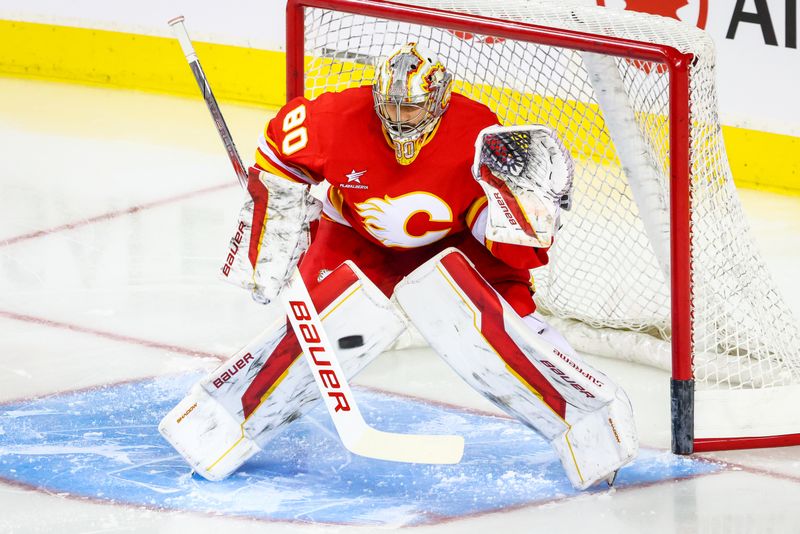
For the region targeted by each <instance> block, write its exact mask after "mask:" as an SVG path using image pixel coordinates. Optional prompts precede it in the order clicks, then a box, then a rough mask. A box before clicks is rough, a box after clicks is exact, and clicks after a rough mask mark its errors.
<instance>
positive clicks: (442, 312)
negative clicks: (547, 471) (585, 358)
mask: <svg viewBox="0 0 800 534" xmlns="http://www.w3.org/2000/svg"><path fill="white" fill-rule="evenodd" d="M395 298H396V300H397V302H398V303H399V305H400V306H401V307H402V308H403V310H404V311H405V312H406V314H407V315H408V317H409V319H410V320H411V321H412V322H413V323H414V326H416V327H417V328H418V329H419V331H420V332H421V333H422V335H423V337H425V339H426V340H427V341H428V343H429V344H430V345H431V347H433V349H434V350H436V352H438V353H439V355H441V356H442V358H443V359H444V360H445V361H446V362H447V363H448V364H449V365H450V366H451V367H452V368H453V369H454V370H455V371H456V373H458V374H459V375H460V376H461V377H462V378H463V379H464V380H465V381H466V382H467V383H468V384H470V385H471V386H472V387H473V388H475V389H476V390H477V391H478V392H480V393H481V394H482V395H483V396H484V397H486V398H487V399H489V400H490V401H491V402H493V403H494V404H495V405H496V406H498V407H499V408H501V409H502V410H504V411H506V412H507V413H509V414H510V415H512V416H514V417H516V418H517V419H519V420H520V421H521V422H523V423H524V424H526V425H527V426H529V427H530V428H532V429H534V430H536V431H537V432H538V433H540V434H541V435H542V436H544V437H545V438H546V439H547V440H548V441H550V442H551V444H552V445H553V447H554V448H555V450H556V452H557V453H558V455H559V457H560V460H561V463H562V465H563V466H564V468H565V470H566V472H567V475H568V477H569V479H570V482H572V484H573V485H574V486H575V487H577V488H579V489H584V488H587V487H589V486H591V485H592V484H594V483H596V482H598V481H600V480H603V479H605V478H607V477H608V476H609V475H610V474H612V473H613V472H614V471H615V470H617V469H618V468H619V467H621V466H622V465H625V464H626V463H628V462H630V460H632V459H633V457H634V456H635V454H636V451H637V450H638V440H637V437H636V431H635V428H634V425H633V414H632V410H631V407H630V402H629V401H628V400H627V396H626V395H625V393H624V392H623V391H622V390H621V389H620V388H619V387H618V386H616V384H614V383H613V382H612V381H611V380H610V379H609V378H608V377H607V376H605V375H603V374H602V373H600V372H599V371H597V370H595V369H592V368H591V367H589V366H588V365H587V364H586V363H584V362H582V361H580V360H579V359H578V358H577V357H576V356H575V354H574V351H572V349H571V348H570V347H569V346H568V345H567V344H566V343H563V344H562V343H558V342H559V340H560V336H557V337H554V336H549V337H550V339H552V340H554V341H556V342H557V343H558V344H559V346H555V345H554V344H553V343H552V342H550V341H548V339H546V338H545V337H542V336H541V335H539V332H538V331H537V330H536V329H533V328H531V327H530V326H529V325H528V324H526V321H525V320H523V319H522V318H520V317H519V315H517V314H516V313H515V312H514V310H513V309H512V308H511V307H510V306H509V304H508V303H506V302H505V301H504V300H503V298H502V297H500V295H499V294H498V293H497V292H496V291H495V290H494V289H492V287H491V286H490V285H489V284H488V283H487V282H486V281H485V280H484V279H483V278H481V276H480V275H479V274H478V273H477V271H476V270H475V269H474V267H473V266H472V265H471V264H470V263H469V261H468V260H467V259H466V258H465V257H464V256H463V255H462V254H461V253H460V252H459V251H457V250H455V249H448V250H445V251H444V252H442V253H440V254H439V255H437V256H435V257H434V258H433V259H431V260H430V261H428V262H427V263H426V264H424V265H423V266H421V267H420V268H418V269H417V270H416V271H414V272H413V273H412V274H411V275H409V276H408V277H406V278H405V279H404V280H403V281H402V282H401V283H400V284H398V286H397V288H396V290H395ZM537 321H538V320H537Z"/></svg>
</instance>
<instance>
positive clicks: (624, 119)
mask: <svg viewBox="0 0 800 534" xmlns="http://www.w3.org/2000/svg"><path fill="white" fill-rule="evenodd" d="M413 3H414V4H416V5H426V6H429V7H435V8H437V9H446V10H449V11H454V12H460V13H470V14H477V15H482V16H486V17H492V18H500V19H505V20H515V21H523V22H530V23H533V24H537V25H540V26H548V27H553V28H565V29H571V30H577V31H581V32H586V33H593V34H597V35H605V36H612V37H619V38H625V39H632V40H637V41H646V42H653V43H662V44H667V45H670V46H673V47H675V48H677V49H678V50H680V51H681V52H685V53H691V54H693V55H694V57H695V61H694V63H693V64H692V66H691V77H690V92H691V98H690V100H691V120H692V128H691V144H690V148H691V172H692V174H691V188H692V191H691V221H692V243H691V250H692V273H693V274H692V276H693V285H692V291H693V299H692V312H693V321H694V323H693V332H694V333H693V342H694V354H693V358H694V375H695V379H696V380H697V381H698V382H699V384H700V386H701V387H707V388H734V389H735V388H757V387H770V386H778V385H792V384H798V383H800V336H798V331H797V326H796V322H795V320H794V318H793V317H791V314H790V312H789V311H788V308H787V306H786V305H785V304H784V303H783V301H782V300H781V298H780V296H779V295H778V293H777V292H776V290H775V288H774V286H773V284H772V282H771V279H770V275H769V273H768V272H767V269H766V268H765V266H764V264H763V262H762V260H761V259H760V257H759V255H758V253H757V251H756V247H755V246H754V243H753V241H752V239H751V237H750V236H749V230H748V227H747V224H746V222H745V220H744V215H743V213H742V209H741V207H740V204H739V201H738V198H737V194H736V190H735V187H734V184H733V181H732V178H731V175H730V169H729V166H728V163H727V158H726V155H725V147H724V144H723V140H722V133H721V126H720V123H719V119H718V117H717V96H716V90H715V85H714V83H715V74H714V69H715V63H714V51H713V44H712V42H711V41H710V39H709V38H708V37H707V36H706V34H705V33H703V32H702V31H700V30H698V29H696V28H692V27H689V26H687V25H685V24H683V23H680V22H678V21H673V20H667V19H662V18H658V17H652V16H648V15H641V14H636V13H627V12H626V13H620V12H612V11H609V10H605V9H601V8H594V7H582V6H578V5H571V4H569V3H568V2H563V1H543V0H542V1H534V0H531V1H526V0H504V1H503V2H494V1H487V0H479V1H474V0H436V1H434V0H414V2H413ZM408 41H420V42H423V43H425V44H426V45H427V46H428V48H430V49H432V50H433V51H435V52H437V53H438V54H440V56H441V57H442V59H443V61H444V62H445V65H446V66H447V68H448V69H450V70H451V72H453V73H454V75H455V77H456V80H457V82H456V85H455V90H456V91H457V92H460V93H462V94H465V95H467V96H469V97H471V98H473V99H476V100H479V101H481V102H483V103H485V104H487V105H488V106H489V107H490V108H491V109H492V110H493V111H495V112H496V113H497V115H498V117H499V119H500V121H501V122H502V123H503V124H507V125H510V124H526V123H542V124H548V125H550V126H552V127H554V128H555V129H556V130H557V131H558V132H559V134H560V135H561V136H562V139H563V140H564V141H565V144H566V145H567V146H568V147H569V148H570V150H571V152H572V155H573V157H574V159H575V163H576V177H575V191H574V201H573V202H574V205H573V208H572V211H570V212H568V213H566V214H565V216H564V217H563V223H564V227H563V229H562V230H561V231H560V233H559V234H558V236H557V238H556V244H555V246H554V247H553V250H552V254H551V262H550V265H549V266H548V267H546V268H544V269H541V270H538V271H537V272H535V273H534V274H535V279H536V286H537V293H536V301H537V304H538V305H539V306H540V307H541V308H543V309H544V310H546V311H547V312H548V313H550V314H552V315H553V316H554V317H556V318H560V319H563V320H564V321H562V322H559V323H558V327H559V328H562V329H567V330H569V328H568V327H575V328H574V332H576V333H579V332H581V331H583V332H587V331H588V332H590V333H589V334H588V335H586V336H584V337H582V338H581V337H580V335H578V334H575V335H571V334H570V332H569V331H568V332H567V336H568V337H569V338H570V341H572V342H573V343H574V344H576V345H577V348H579V349H581V350H588V351H590V352H601V353H603V352H604V353H606V355H612V356H614V355H616V356H621V357H625V358H629V359H635V360H637V361H644V362H649V363H651V364H655V365H659V366H662V367H665V368H668V367H669V365H670V360H669V339H670V324H671V322H670V314H671V312H670V289H669V287H670V286H669V279H670V278H669V276H670V265H669V219H668V210H669V178H668V177H669V172H670V146H669V123H668V116H669V91H668V88H669V75H668V74H667V73H666V71H665V69H664V68H663V67H661V66H660V65H658V64H651V63H648V62H644V61H638V60H631V59H624V58H612V57H611V56H602V55H597V54H587V53H583V52H579V51H574V50H569V49H566V48H558V47H550V46H542V45H538V44H533V43H527V42H522V41H514V40H502V39H495V38H493V37H491V36H485V35H474V34H471V33H465V32H454V31H448V30H446V29H439V28H432V27H426V26H420V25H415V24H407V23H401V22H397V21H391V20H384V19H376V18H372V17H365V16H360V15H350V14H346V13H341V12H335V11H329V10H324V9H306V20H305V55H306V60H307V65H306V77H305V89H306V96H308V97H315V96H318V95H319V94H321V93H322V92H326V91H340V90H343V89H345V88H348V87H353V86H358V85H363V84H367V83H371V81H372V75H373V68H372V67H373V65H374V64H375V62H376V61H377V58H379V57H381V56H383V55H385V54H386V53H387V52H389V51H390V50H391V49H393V48H394V47H396V46H397V45H399V44H401V43H405V42H408ZM581 325H589V326H591V330H587V329H585V328H582V327H581ZM631 336H632V337H631Z"/></svg>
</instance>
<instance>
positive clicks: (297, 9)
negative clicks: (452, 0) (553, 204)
mask: <svg viewBox="0 0 800 534" xmlns="http://www.w3.org/2000/svg"><path fill="white" fill-rule="evenodd" d="M419 3H425V2H424V0H423V1H417V2H415V4H419ZM428 3H429V4H432V2H428ZM467 3H468V4H469V2H467ZM533 3H534V2H531V4H533ZM472 4H474V2H472ZM440 5H441V4H440ZM487 5H488V4H487ZM565 9H569V8H568V7H566V8H565ZM315 10H326V11H330V12H335V13H343V14H351V15H354V16H357V17H372V18H375V19H380V20H389V21H397V22H399V23H408V24H413V25H418V26H420V27H428V28H435V29H437V30H439V29H441V30H446V31H447V32H450V33H452V34H454V35H458V32H463V33H462V34H461V35H467V34H469V35H472V34H478V35H485V36H492V37H493V38H495V39H496V40H497V41H502V40H508V41H516V42H520V43H531V44H535V45H540V46H543V47H553V48H557V49H568V50H574V51H579V52H582V53H583V52H588V53H593V54H598V55H602V56H605V57H615V58H623V59H624V60H625V61H626V62H628V63H630V64H636V63H637V62H642V64H647V65H649V67H648V69H650V70H648V73H649V72H650V71H657V72H658V74H659V76H661V77H663V78H666V79H668V87H667V89H666V93H667V94H668V107H667V108H666V109H665V112H664V113H662V114H663V115H667V116H666V119H665V122H666V124H665V125H664V130H665V131H667V132H668V134H667V135H665V137H668V141H665V144H666V145H667V146H668V150H667V151H666V155H665V156H664V157H663V160H664V161H666V162H667V163H668V168H667V172H666V173H665V174H667V175H668V178H667V179H668V199H669V202H668V204H669V206H668V208H667V209H668V221H669V245H668V256H669V258H668V261H669V267H667V269H666V270H667V271H668V277H669V282H668V288H667V289H666V292H667V293H668V294H667V298H668V300H669V304H668V306H669V309H670V311H671V314H670V316H669V319H668V321H669V324H668V325H666V326H662V327H661V329H662V330H664V331H667V332H668V334H667V335H668V336H669V338H668V340H667V341H668V343H670V347H671V348H670V351H671V362H670V364H671V365H670V367H671V375H672V384H671V395H672V399H671V406H672V432H673V437H672V445H673V451H674V452H676V453H680V454H688V453H691V452H693V451H702V450H716V449H730V448H745V447H751V446H776V445H787V444H793V443H800V434H797V433H794V434H792V433H785V432H784V433H782V434H781V435H776V436H760V435H759V436H729V435H720V436H704V437H701V438H696V437H695V434H694V405H695V401H694V391H695V376H694V372H693V370H694V368H693V357H694V355H695V350H694V343H695V338H694V332H693V329H694V326H695V325H694V322H693V315H694V313H695V311H696V308H697V306H696V305H693V287H694V284H693V274H692V269H693V258H692V253H693V236H692V232H693V223H692V211H693V204H692V195H693V188H692V187H691V185H692V180H693V165H694V168H697V162H693V161H692V137H691V136H692V124H693V123H692V120H693V119H692V116H691V112H692V109H691V106H692V102H691V88H690V86H691V84H692V80H691V78H690V69H691V66H692V65H693V62H695V59H696V58H695V55H694V54H692V53H689V52H686V51H685V50H684V51H681V50H679V49H678V48H676V47H675V46H670V45H668V44H661V43H658V42H652V41H645V40H635V39H630V38H621V37H619V36H614V35H605V34H602V33H591V32H584V31H576V30H575V29H570V28H564V27H554V26H547V25H544V24H540V23H538V22H539V21H538V20H537V21H536V22H537V23H532V22H530V21H527V20H509V19H500V18H495V17H494V16H486V15H484V14H476V13H471V12H466V11H468V9H464V10H461V11H458V12H457V11H450V10H445V9H438V8H433V7H426V6H423V5H409V4H399V3H392V2H384V1H379V0H288V2H287V10H286V31H287V51H286V53H287V98H292V97H295V96H298V95H303V94H304V93H306V94H308V93H309V86H308V80H307V77H306V69H307V68H308V63H309V61H308V56H309V53H310V51H309V50H308V49H307V45H306V38H307V33H308V32H309V26H308V25H307V12H308V11H315ZM626 16H629V15H626ZM315 24H316V23H315ZM310 31H314V29H313V28H311V29H310ZM350 36H351V33H348V38H349V37H350ZM339 57H340V58H346V57H347V56H346V55H340V56H339ZM333 60H334V61H336V58H335V54H334V59H333ZM341 60H342V61H345V59H341ZM448 68H449V65H448ZM456 75H458V73H456ZM367 82H368V80H367V79H364V80H362V81H361V83H367ZM350 83H355V84H358V82H350ZM317 89H318V88H317ZM332 90H337V89H332ZM311 96H315V95H311ZM645 100H646V99H645ZM635 111H636V113H637V114H638V115H642V114H643V113H644V114H645V115H647V114H648V113H645V112H642V110H641V109H638V108H637V109H636V110H635ZM649 114H651V115H657V113H656V112H652V113H649ZM638 115H637V116H638ZM695 122H697V120H696V119H695ZM612 137H613V135H612ZM656 151H657V150H656ZM568 224H569V223H568V222H567V223H565V226H566V225H568ZM622 226H624V225H622ZM694 246H695V248H696V247H697V244H696V243H695V244H694ZM665 261H666V259H665ZM568 317H570V316H569V315H568ZM612 328H617V327H616V326H615V325H613V324H612ZM637 328H639V327H638V326H637ZM798 430H800V427H798Z"/></svg>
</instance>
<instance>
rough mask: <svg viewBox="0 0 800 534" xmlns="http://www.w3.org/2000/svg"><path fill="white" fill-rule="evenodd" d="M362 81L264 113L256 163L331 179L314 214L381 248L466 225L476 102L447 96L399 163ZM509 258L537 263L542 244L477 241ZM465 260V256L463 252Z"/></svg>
mask: <svg viewBox="0 0 800 534" xmlns="http://www.w3.org/2000/svg"><path fill="white" fill-rule="evenodd" d="M371 91H372V89H371V87H369V86H366V87H359V88H355V89H348V90H346V91H343V92H341V93H326V94H323V95H321V96H320V97H318V98H317V99H315V100H308V99H306V98H302V97H299V98H295V99H293V100H291V101H290V102H289V103H287V104H286V105H285V106H284V107H283V108H282V109H281V110H280V111H279V112H278V114H277V115H276V116H275V117H274V118H273V119H272V120H270V121H269V123H268V124H267V127H266V129H265V131H264V135H262V137H261V139H260V140H259V146H258V149H257V151H256V165H257V166H258V167H260V168H261V169H263V170H266V171H268V172H271V173H274V174H277V175H280V176H284V177H286V178H288V179H291V180H294V181H299V182H305V183H308V184H316V183H319V182H321V181H322V180H327V181H328V182H329V183H330V184H331V187H330V188H329V189H328V192H327V198H326V199H325V205H324V215H325V216H326V217H327V218H329V219H331V220H332V221H334V222H338V223H340V224H344V225H347V226H351V227H352V228H353V230H355V231H356V232H358V233H359V234H360V235H361V236H363V237H364V238H365V239H367V240H368V241H370V242H372V243H373V244H375V245H378V246H380V247H385V248H388V249H405V250H407V249H415V248H419V247H426V246H428V245H431V244H432V243H435V242H437V241H440V240H442V239H444V238H445V237H448V236H454V235H456V234H460V233H463V232H466V231H469V230H471V229H472V228H473V226H474V225H475V222H476V221H477V220H478V218H479V216H480V215H481V214H482V212H483V211H484V210H485V209H486V199H485V196H484V193H483V190H482V189H481V187H480V186H479V185H478V183H477V182H476V181H475V180H474V178H473V177H472V173H471V170H470V168H471V165H472V160H473V156H474V153H475V146H474V144H475V139H476V138H477V136H478V133H479V132H480V131H481V130H482V129H483V128H485V127H487V126H491V125H494V124H497V122H498V121H497V118H496V116H495V115H494V113H492V112H491V111H490V110H489V109H488V108H487V107H486V106H484V105H483V104H480V103H478V102H475V101H473V100H470V99H469V98H467V97H464V96H462V95H459V94H453V95H452V98H451V101H450V106H449V108H448V110H447V112H446V113H445V114H444V115H443V117H442V119H441V120H440V121H439V125H438V126H437V129H436V131H435V132H433V134H432V135H431V136H430V137H429V139H428V141H427V143H426V144H425V145H424V146H423V147H422V149H421V150H420V152H419V155H418V156H417V158H416V159H415V160H414V161H413V162H412V163H411V164H410V165H400V164H399V163H398V162H397V160H396V159H395V154H394V147H393V144H392V143H391V141H390V139H389V138H388V137H387V136H386V134H385V133H384V131H383V128H382V127H381V123H380V120H379V119H378V117H377V115H376V113H375V111H374V109H373V99H372V93H371ZM473 233H474V234H475V235H476V238H477V239H478V240H479V241H481V243H482V244H484V245H485V246H486V247H487V249H488V250H489V251H491V254H493V255H495V256H497V257H498V258H500V259H501V260H503V261H504V262H505V263H506V264H508V265H504V266H503V267H504V269H507V268H508V266H511V267H512V268H513V269H514V270H519V272H517V273H515V276H514V278H517V279H523V280H528V279H529V275H528V269H530V268H534V267H538V266H540V265H543V264H544V263H546V262H547V254H546V250H544V249H530V248H527V247H519V246H515V245H505V244H499V243H491V242H485V239H484V236H483V235H482V231H481V232H473ZM473 261H474V260H473Z"/></svg>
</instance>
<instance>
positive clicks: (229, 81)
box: [0, 20, 286, 107]
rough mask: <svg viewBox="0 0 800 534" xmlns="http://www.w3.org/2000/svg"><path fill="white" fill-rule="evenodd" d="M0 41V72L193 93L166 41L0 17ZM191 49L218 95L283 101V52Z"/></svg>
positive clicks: (179, 55)
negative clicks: (195, 53)
mask: <svg viewBox="0 0 800 534" xmlns="http://www.w3.org/2000/svg"><path fill="white" fill-rule="evenodd" d="M164 24H165V28H166V22H165V23H164ZM0 39H1V40H2V46H0V74H4V75H12V76H20V77H31V78H44V79H49V80H61V81H71V82H79V83H86V84H92V85H103V86H111V87H120V88H128V89H139V90H144V91H152V92H158V93H167V94H177V95H188V96H191V97H196V98H199V97H198V93H197V83H196V82H195V80H194V78H193V77H192V73H191V71H190V70H189V69H188V68H187V67H186V59H185V58H184V56H183V52H181V48H180V46H179V45H178V42H177V40H175V39H172V38H168V37H155V36H151V35H139V34H133V33H122V32H113V31H106V30H94V29H87V28H76V27H70V26H54V25H50V24H38V23H32V22H17V21H10V20H0ZM195 49H196V50H197V54H198V56H199V57H200V58H201V62H202V64H203V69H204V70H205V71H206V74H207V75H208V79H209V81H210V82H211V84H212V87H213V88H214V94H215V95H216V96H217V98H219V99H220V100H227V101H235V102H246V103H250V104H253V103H255V104H259V105H262V106H269V107H277V106H280V105H282V104H283V103H284V102H285V100H286V74H285V70H286V67H285V65H286V60H285V57H286V56H285V54H283V53H281V52H273V51H269V50H257V49H252V48H243V47H237V46H229V45H221V44H213V43H203V42H196V43H195Z"/></svg>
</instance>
